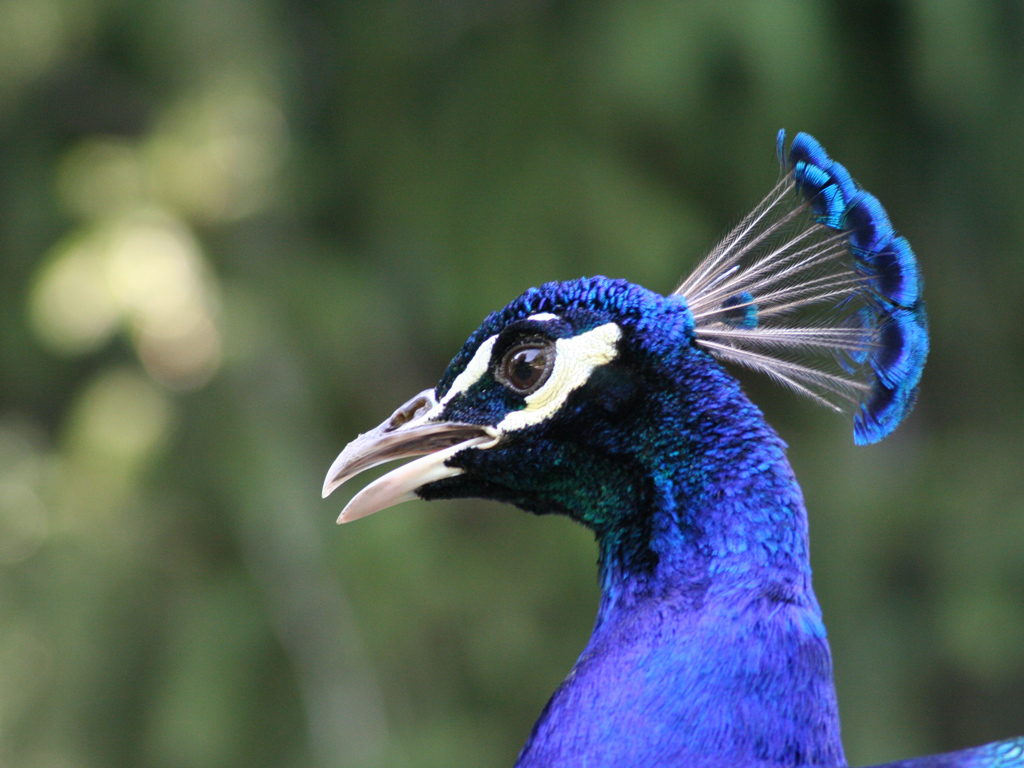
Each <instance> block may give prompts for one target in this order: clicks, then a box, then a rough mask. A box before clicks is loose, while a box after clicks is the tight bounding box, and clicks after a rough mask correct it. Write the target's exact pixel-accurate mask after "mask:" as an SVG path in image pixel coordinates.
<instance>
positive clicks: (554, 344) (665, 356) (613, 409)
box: [323, 277, 718, 534]
mask: <svg viewBox="0 0 1024 768" xmlns="http://www.w3.org/2000/svg"><path fill="white" fill-rule="evenodd" d="M694 339H695V335H694V323H693V317H692V315H691V313H690V311H689V308H688V307H687V304H686V302H685V300H683V299H682V297H680V296H669V297H664V296H661V295H659V294H657V293H654V292H652V291H648V290H646V289H644V288H641V287H640V286H637V285H633V284H630V283H628V282H626V281H623V280H611V279H608V278H605V277H594V278H586V279H580V280H575V281H570V282H564V283H549V284H547V285H544V286H541V287H540V288H534V289H531V290H529V291H527V292H526V293H524V294H523V295H521V296H520V297H518V298H517V299H515V300H514V301H512V302H511V303H510V304H509V305H508V306H506V307H505V308H504V309H502V310H500V311H498V312H494V313H492V314H491V315H490V316H489V317H487V319H486V320H484V322H483V324H482V325H481V326H480V327H479V328H478V329H477V330H476V331H475V332H474V333H473V334H472V335H471V336H470V337H469V339H468V340H467V341H466V343H465V345H464V346H463V348H462V349H461V351H460V352H459V353H458V354H457V355H456V356H455V358H454V359H453V360H452V362H451V363H450V364H449V366H448V368H447V370H446V371H445V373H444V375H443V376H442V378H441V380H440V382H439V383H438V385H437V386H436V387H435V388H434V389H429V390H426V391H424V392H421V393H420V394H418V395H416V396H415V397H413V398H412V399H411V400H409V401H408V402H407V403H405V404H404V405H403V406H402V407H400V408H399V409H398V410H397V411H395V413H394V414H392V416H391V418H389V419H388V420H387V421H385V422H384V423H383V424H381V425H380V426H378V427H377V428H375V429H373V430H371V431H370V432H368V433H366V434H364V435H360V436H359V437H358V438H357V439H356V440H355V441H353V442H352V443H351V444H350V445H349V446H348V447H346V448H345V450H344V451H343V452H342V454H341V455H340V456H339V457H338V458H337V460H336V461H335V462H334V465H333V466H332V467H331V469H330V471H329V472H328V475H327V479H326V481H325V483H324V489H323V492H324V496H325V497H326V496H327V495H328V494H330V493H331V492H332V491H334V489H336V488H337V487H338V486H340V485H341V484H342V483H344V482H345V481H346V480H348V479H350V478H352V477H353V476H355V475H356V474H358V473H360V472H362V471H363V470H365V469H367V468H369V467H372V466H375V465H377V464H380V463H383V462H386V461H391V460H393V459H399V458H408V457H413V456H417V455H420V456H421V458H418V459H416V460H414V461H412V462H410V463H408V464H406V465H404V466H401V467H399V468H398V469H395V470H393V471H392V472H390V473H388V474H386V475H384V476H383V477H381V478H380V479H378V480H376V481H375V482H373V483H371V484H370V485H368V486H367V487H366V488H364V489H363V490H362V491H361V492H360V493H358V494H357V495H356V496H355V497H354V498H353V499H352V500H351V501H350V502H349V504H348V505H347V506H346V507H345V509H344V511H343V512H342V513H341V516H340V517H339V522H348V521H350V520H355V519H358V518H360V517H364V516H366V515H369V514H371V513H373V512H376V511H379V510H381V509H384V508H386V507H389V506H392V505H394V504H397V503H399V502H402V501H406V500H410V499H413V498H423V499H437V498H466V497H476V498H488V499H495V500H499V501H505V502H509V503H512V504H515V505H516V506H519V507H521V508H522V509H525V510H528V511H531V512H536V513H548V512H560V513H564V514H568V515H569V516H571V517H573V518H575V519H577V520H578V521H579V522H582V523H583V524H585V525H587V526H588V527H590V528H592V529H593V530H594V531H595V532H597V533H598V534H601V533H603V532H605V531H607V530H608V529H610V528H613V527H615V526H616V525H617V524H618V523H620V522H622V521H620V520H618V517H619V516H620V515H623V514H625V513H626V511H627V510H630V509H634V508H635V506H636V504H635V499H636V498H637V496H638V495H642V494H644V493H646V492H647V489H646V488H644V487H643V486H644V485H645V483H646V482H647V478H649V476H650V472H651V463H652V461H653V456H652V454H653V449H652V446H653V445H654V444H655V443H656V442H657V441H656V440H654V439H653V437H652V434H651V433H652V431H653V427H654V426H655V425H660V426H661V427H662V428H664V427H665V424H664V421H665V417H664V414H663V413H661V411H662V410H663V409H664V408H665V404H666V400H667V399H671V400H672V401H674V402H678V401H679V400H680V398H685V393H686V391H687V379H688V377H687V376H686V373H685V372H686V371H687V370H688V369H692V368H694V367H695V366H697V365H705V366H713V367H715V368H717V367H718V366H717V364H716V363H715V362H714V361H713V360H712V358H711V357H710V356H709V355H708V354H707V353H706V352H704V351H703V350H701V349H699V348H698V347H697V346H695V345H694V343H693V342H694Z"/></svg>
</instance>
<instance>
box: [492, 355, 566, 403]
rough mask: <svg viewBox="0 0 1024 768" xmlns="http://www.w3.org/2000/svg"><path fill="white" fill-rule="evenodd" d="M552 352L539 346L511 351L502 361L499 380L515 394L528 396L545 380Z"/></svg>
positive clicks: (549, 368) (549, 369) (548, 371)
mask: <svg viewBox="0 0 1024 768" xmlns="http://www.w3.org/2000/svg"><path fill="white" fill-rule="evenodd" d="M553 352H554V350H553V349H549V348H548V347H546V346H541V345H535V346H523V347H518V348H516V349H513V350H511V351H510V352H509V353H508V354H507V355H505V359H504V360H503V361H502V366H501V372H500V373H501V378H502V379H503V380H504V381H505V383H506V384H507V385H508V386H509V387H511V388H512V389H514V390H516V391H517V392H520V393H522V394H529V393H530V392H531V391H533V390H535V389H537V388H538V387H539V386H540V385H541V384H543V383H544V380H545V379H547V376H548V374H549V373H550V371H551V363H552V359H551V354H552V353H553Z"/></svg>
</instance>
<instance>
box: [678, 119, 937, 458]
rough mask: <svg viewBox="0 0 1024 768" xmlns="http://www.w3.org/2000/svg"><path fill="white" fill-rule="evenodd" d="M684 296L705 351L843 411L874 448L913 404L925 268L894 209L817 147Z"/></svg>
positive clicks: (800, 154) (790, 168)
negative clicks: (892, 216)
mask: <svg viewBox="0 0 1024 768" xmlns="http://www.w3.org/2000/svg"><path fill="white" fill-rule="evenodd" d="M784 147H785V132H784V131H780V132H779V134H778V139H777V146H776V152H777V154H778V156H779V160H780V163H782V165H783V176H782V178H781V179H780V181H779V182H778V184H776V186H775V188H774V189H773V190H772V191H771V193H769V195H768V197H766V198H765V199H764V200H763V201H762V202H761V203H760V204H759V205H758V206H757V207H756V208H755V209H754V210H753V211H752V212H751V213H750V214H749V215H748V216H747V217H746V218H744V219H743V220H742V221H741V222H740V223H739V224H738V225H737V226H736V227H735V228H734V229H733V230H732V231H731V232H730V233H729V234H728V235H726V237H725V238H724V239H723V240H722V242H721V243H720V244H719V245H718V246H717V247H716V248H715V249H714V250H713V251H712V252H711V253H710V254H709V255H708V256H707V258H705V259H704V261H702V262H701V264H700V265H699V266H698V267H697V269H696V270H694V272H693V274H692V275H691V276H690V277H689V278H688V279H687V280H686V281H685V282H684V283H683V285H681V286H680V287H679V289H678V290H677V291H676V293H677V294H679V295H681V296H683V297H685V298H686V300H687V302H688V303H689V305H690V308H691V311H692V312H693V317H694V322H695V333H696V336H697V341H698V343H700V344H701V345H702V346H704V347H705V348H706V349H707V350H708V351H709V352H710V353H711V354H713V355H714V356H716V357H718V358H720V359H721V360H723V361H726V362H734V363H739V364H741V365H745V366H747V367H750V368H753V369H755V370H759V371H762V372H764V373H767V374H768V375H769V376H772V377H773V378H775V379H776V380H778V381H780V382H781V383H783V384H785V385H787V386H789V387H792V388H793V389H795V390H797V391H799V392H802V393H804V394H807V395H810V396H812V397H814V398H815V399H817V400H819V401H820V402H823V403H825V404H827V405H830V406H832V407H833V408H836V409H837V410H843V411H852V412H853V414H854V416H853V419H854V440H855V442H856V443H857V444H865V443H874V442H877V441H879V440H881V439H882V438H884V437H885V436H886V435H888V434H889V433H890V432H892V431H893V430H894V429H895V428H896V426H897V425H898V424H899V423H900V421H902V420H903V418H904V417H905V416H906V415H907V414H908V413H909V412H910V409H911V408H912V407H913V405H914V401H915V398H916V395H917V386H918V383H919V382H920V379H921V371H922V369H923V368H924V363H925V358H926V357H927V355H928V327H927V319H926V315H925V310H924V302H923V300H922V298H921V275H920V270H919V269H918V265H917V259H916V257H915V256H914V252H913V250H912V249H911V247H910V244H909V243H908V242H907V240H906V238H903V237H901V236H899V235H897V233H896V231H895V230H894V229H893V226H892V224H891V223H890V221H889V216H888V214H887V213H886V211H885V208H884V207H883V206H882V204H881V203H880V202H879V201H878V198H876V197H875V196H874V195H872V194H871V193H870V192H868V191H866V190H864V189H862V188H861V187H860V186H858V184H857V183H856V182H855V181H854V180H853V177H852V176H851V175H850V173H849V172H848V171H847V170H846V168H845V167H844V166H843V165H841V164H840V163H838V162H836V161H835V160H833V159H832V158H830V157H829V156H828V154H827V153H826V152H825V149H824V148H823V147H822V146H821V144H819V143H818V141H817V140H815V139H814V138H813V137H812V136H810V135H809V134H806V133H798V134H797V135H796V136H795V137H794V139H793V142H792V144H791V145H790V148H789V153H788V155H786V154H785V153H784Z"/></svg>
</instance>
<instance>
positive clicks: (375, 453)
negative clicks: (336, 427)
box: [323, 389, 498, 523]
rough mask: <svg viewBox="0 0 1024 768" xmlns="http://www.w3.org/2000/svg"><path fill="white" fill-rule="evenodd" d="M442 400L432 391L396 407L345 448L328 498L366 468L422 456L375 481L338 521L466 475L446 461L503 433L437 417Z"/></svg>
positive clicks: (327, 486)
mask: <svg viewBox="0 0 1024 768" xmlns="http://www.w3.org/2000/svg"><path fill="white" fill-rule="evenodd" d="M436 410H437V400H436V399H435V397H434V391H433V390H431V389H428V390H425V391H423V392H420V393H419V394H418V395H416V397H414V398H412V399H411V400H410V401H409V402H407V403H406V404H405V405H403V406H402V407H401V408H399V409H398V410H397V411H395V412H394V413H393V414H392V415H391V418H389V419H388V420H387V421H385V422H384V423H383V424H381V425H380V426H377V427H374V428H373V429H371V430H370V431H369V432H366V433H364V434H362V435H359V437H357V438H356V439H355V440H353V441H352V442H351V443H349V444H348V445H347V446H345V450H343V451H342V452H341V454H340V455H339V456H338V458H336V459H335V460H334V463H333V464H331V468H330V469H329V470H328V471H327V478H326V479H325V480H324V488H323V497H324V498H325V499H326V498H327V497H328V496H329V495H330V494H331V493H332V492H333V491H334V489H335V488H337V487H338V486H340V485H341V484H342V483H344V482H345V481H347V480H350V479H352V478H353V477H355V476H356V475H358V474H359V473H360V472H362V471H363V470H365V469H370V468H371V467H375V466H377V465H378V464H383V463H384V462H386V461H393V460H395V459H405V458H408V457H410V456H421V455H423V454H426V455H425V456H423V457H422V458H420V459H417V460H416V461H411V462H409V463H408V464H405V465H403V466H401V467H399V468H398V469H394V470H392V471H391V472H389V473H388V474H386V475H384V476H383V477H381V478H378V479H377V480H374V481H373V482H372V483H370V484H369V485H368V486H366V487H365V488H363V490H361V491H360V492H359V493H357V494H356V495H355V496H353V497H352V500H351V501H350V502H349V503H348V504H347V505H346V506H345V509H343V510H342V512H341V515H340V516H339V517H338V522H339V523H347V522H350V521H352V520H358V519H359V518H360V517H366V516H367V515H370V514H373V513H374V512H379V511H380V510H382V509H387V508H388V507H391V506H394V505H395V504H398V503H400V502H403V501H411V500H412V499H415V498H416V494H415V491H416V489H417V488H419V487H421V486H423V485H426V484H427V483H433V482H436V481H438V480H443V479H444V478H446V477H454V476H455V475H459V474H461V473H462V470H461V469H458V468H457V467H448V466H446V465H445V462H446V461H447V460H448V459H450V458H451V457H452V456H454V455H455V454H456V453H458V452H459V451H461V450H463V449H465V448H472V447H488V448H489V447H490V446H491V445H493V444H494V443H495V442H497V439H498V434H497V433H496V432H495V431H494V430H493V429H491V428H489V427H484V426H480V425H478V424H462V423H459V422H451V421H433V420H431V418H432V417H436V415H437V414H436V413H435V411H436Z"/></svg>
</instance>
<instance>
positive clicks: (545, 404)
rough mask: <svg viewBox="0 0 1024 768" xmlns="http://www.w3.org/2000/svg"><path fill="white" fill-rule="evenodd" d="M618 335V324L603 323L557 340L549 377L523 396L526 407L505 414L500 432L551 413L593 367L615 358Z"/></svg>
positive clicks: (531, 422) (579, 384) (584, 382)
mask: <svg viewBox="0 0 1024 768" xmlns="http://www.w3.org/2000/svg"><path fill="white" fill-rule="evenodd" d="M621 337H622V329H621V328H619V326H618V325H616V324H615V323H606V324H605V325H601V326H598V327H597V328H594V329H593V330H590V331H587V332H586V333H581V334H580V335H579V336H573V337H572V338H570V339H558V340H556V341H555V367H554V369H553V370H552V371H551V376H549V377H548V380H547V381H546V382H544V386H542V387H541V388H540V389H538V390H537V391H536V392H534V393H533V394H531V395H527V396H526V407H525V408H523V409H522V410H519V411H512V412H511V413H509V414H508V415H507V416H505V418H504V419H502V420H501V423H500V424H498V429H499V430H501V431H503V432H510V431H513V430H516V429H523V428H525V427H529V426H532V425H534V424H539V423H540V422H542V421H544V419H546V418H548V417H549V416H551V414H553V413H555V412H556V411H557V410H558V409H559V408H561V407H562V405H563V404H564V403H565V400H566V398H567V397H569V394H570V393H571V392H572V391H573V390H575V389H579V388H580V387H582V386H583V385H584V384H586V383H587V380H588V379H589V378H590V374H591V373H593V371H594V369H595V368H597V367H598V366H600V365H605V364H606V363H610V362H611V361H612V360H614V359H615V356H616V355H617V354H618V351H617V350H616V348H615V343H616V342H617V341H618V340H619V339H620V338H621ZM475 359H476V358H474V361H475Z"/></svg>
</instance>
